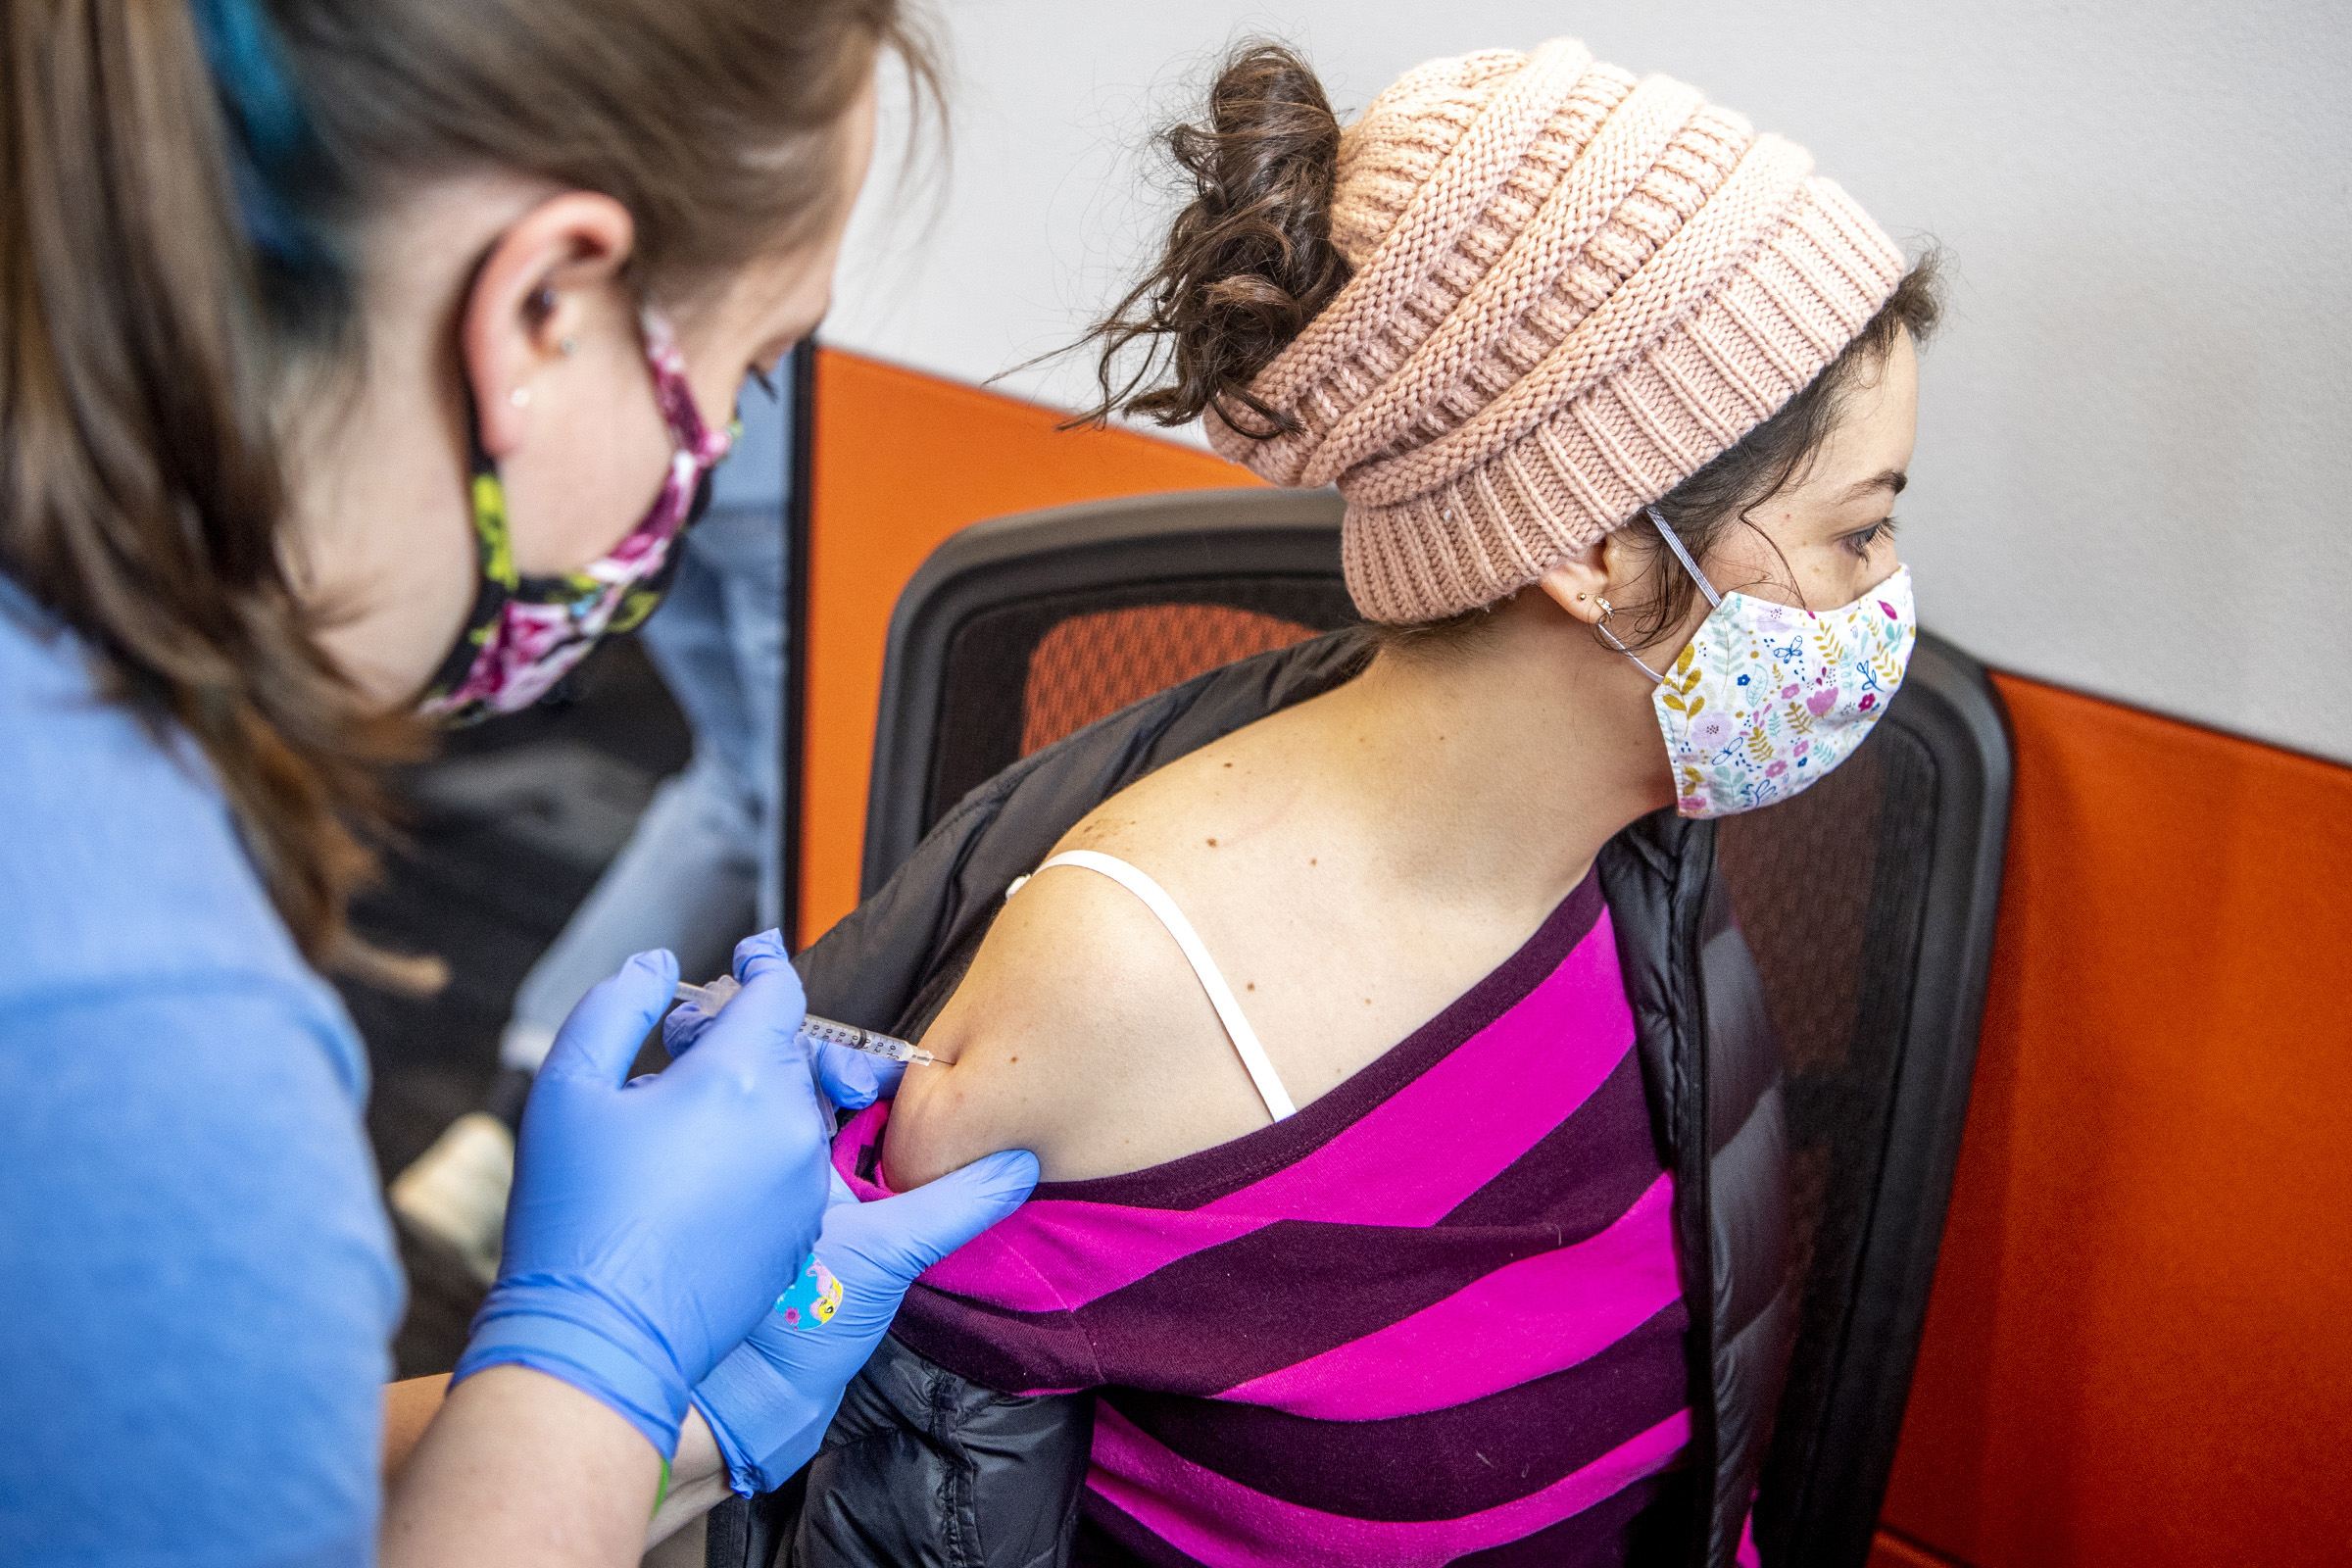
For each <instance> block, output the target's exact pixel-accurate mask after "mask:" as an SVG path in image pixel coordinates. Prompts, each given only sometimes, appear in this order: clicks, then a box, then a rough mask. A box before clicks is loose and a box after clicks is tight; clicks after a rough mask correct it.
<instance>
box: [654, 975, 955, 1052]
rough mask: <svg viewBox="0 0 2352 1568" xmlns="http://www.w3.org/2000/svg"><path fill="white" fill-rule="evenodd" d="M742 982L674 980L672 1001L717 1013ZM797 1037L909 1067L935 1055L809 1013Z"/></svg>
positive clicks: (727, 979) (725, 978)
mask: <svg viewBox="0 0 2352 1568" xmlns="http://www.w3.org/2000/svg"><path fill="white" fill-rule="evenodd" d="M742 989H743V986H742V984H741V983H740V982H739V981H737V980H736V978H735V977H734V976H733V975H731V974H722V975H720V976H719V977H718V978H717V979H715V980H713V981H711V983H710V984H709V985H707V986H697V985H688V984H687V983H686V982H685V981H683V980H681V981H679V982H678V989H677V993H676V1000H677V1001H679V1002H691V1003H693V1004H694V1005H696V1006H698V1007H700V1008H702V1009H703V1011H705V1012H707V1013H709V1014H710V1015H711V1017H713V1018H715V1017H717V1016H718V1012H719V1009H720V1008H721V1007H724V1006H725V1005H727V1004H728V1003H729V1002H731V1001H733V1000H734V997H735V993H736V992H738V991H741V990H742ZM801 1038H802V1039H803V1040H806V1041H807V1042H809V1045H810V1046H819V1045H827V1046H840V1047H842V1048H844V1049H845V1050H849V1051H862V1052H864V1053H865V1054H867V1055H869V1056H882V1057H885V1058H887V1059H888V1060H891V1061H903V1062H907V1063H908V1064H910V1065H912V1066H918V1067H930V1066H936V1065H937V1064H938V1062H939V1058H938V1057H937V1056H934V1055H932V1054H931V1053H929V1052H928V1051H925V1050H924V1049H923V1048H922V1047H920V1046H918V1045H914V1044H912V1043H911V1042H908V1041H905V1040H900V1039H898V1038H896V1037H895V1036H892V1035H886V1034H881V1033H878V1032H877V1031H875V1030H872V1029H860V1028H858V1026H857V1025H856V1024H853V1023H835V1022H834V1021H833V1020H832V1019H830V1018H819V1017H818V1016H817V1015H816V1014H815V1013H813V1012H812V1013H809V1015H808V1016H807V1017H805V1018H803V1019H802V1020H801Z"/></svg>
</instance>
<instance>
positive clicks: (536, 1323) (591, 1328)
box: [458, 945, 830, 1454]
mask: <svg viewBox="0 0 2352 1568" xmlns="http://www.w3.org/2000/svg"><path fill="white" fill-rule="evenodd" d="M765 959H766V956H765V955H754V956H752V961H750V962H748V963H745V962H742V961H741V960H740V959H739V967H741V968H743V969H744V970H746V971H747V972H746V974H745V977H744V986H743V990H742V991H741V993H739V994H738V996H737V997H736V999H735V1001H734V1002H733V1003H731V1004H730V1005H728V1006H727V1008H726V1009H725V1011H724V1013H723V1015H722V1016H721V1017H719V1018H717V1019H714V1020H711V1023H710V1026H709V1027H708V1028H707V1029H706V1030H705V1031H704V1033H703V1036H702V1038H701V1040H700V1043H699V1044H698V1046H697V1048H696V1049H695V1050H694V1051H693V1053H692V1054H689V1055H688V1056H686V1057H685V1058H683V1059H682V1060H679V1061H676V1062H673V1063H672V1064H671V1065H670V1066H669V1067H668V1068H667V1069H665V1070H664V1071H662V1072H661V1073H657V1074H653V1075H650V1076H647V1077H644V1078H640V1079H637V1080H635V1081H634V1082H630V1083H626V1084H624V1083H623V1082H622V1081H621V1079H622V1076H623V1075H624V1074H625V1073H626V1072H627V1071H628V1066H629V1062H630V1060H631V1059H632V1058H633V1057H634V1056H635V1054H636V1051H637V1046H638V1044H639V1042H640V1041H642V1039H643V1038H644V1034H645V1031H646V1030H647V1029H648V1028H650V1027H651V1026H652V1025H653V1023H654V1021H655V1020H656V1019H657V1018H659V1017H661V1016H662V1012H663V1011H664V1009H665V1008H666V1007H667V1005H668V1001H669V997H670V994H671V992H672V991H673V990H674V988H675V985H676V981H677V965H676V962H675V960H674V959H672V958H671V957H670V956H669V955H668V954H666V953H645V954H639V955H638V956H636V957H634V958H632V959H630V960H629V962H628V963H627V964H625V965H623V966H622V968H621V971H620V972H619V973H618V974H616V975H614V976H613V978H611V979H609V980H606V981H604V982H602V983H601V984H599V985H598V986H597V987H596V988H595V989H593V990H591V991H590V992H589V994H588V995H587V996H586V997H585V998H583V999H582V1000H581V1002H580V1005H579V1006H578V1007H576V1008H574V1009H573V1011H572V1015H571V1017H570V1018H569V1019H567V1020H566V1021H565V1023H564V1028H563V1030H562V1031H561V1032H560V1033H559V1035H558V1036H557V1041H556V1045H555V1048H554V1050H553V1051H551V1052H550V1053H549V1055H548V1059H547V1063H546V1065H545V1066H543V1067H542V1068H541V1069H540V1072H539V1076H538V1079H537V1081H536V1083H535V1084H534V1085H533V1088H532V1092H531V1098H530V1100H529V1102H528V1103H526V1105H525V1106H524V1110H523V1123H522V1134H521V1138H520V1141H519V1144H518V1147H517V1151H516V1156H515V1188H514V1195H513V1198H512V1199H511V1201H510V1202H509V1204H508V1211H507V1234H506V1248H505V1252H504V1255H503V1256H502V1258H501V1260H500V1271H499V1280H498V1283H497V1284H496V1285H495V1286H494V1287H493V1288H492V1290H491V1292H490V1295H489V1298H488V1299H486V1300H485V1301H484V1302H483V1305H482V1308H481V1311H480V1312H479V1313H478V1314H477V1315H476V1316H475V1319H474V1327H473V1335H472V1339H471V1340H470V1342H469V1343H468V1345H467V1347H466V1354H465V1356H464V1357H463V1358H462V1359H461V1360H460V1361H459V1364H458V1376H459V1377H461V1378H464V1377H466V1376H469V1375H471V1374H472V1373H473V1372H476V1371H480V1370H481V1369H483V1368H484V1367H489V1366H497V1365H502V1364H508V1363H515V1364H521V1365H526V1366H532V1367H535V1368H537V1369H538V1370H541V1371H544V1372H548V1373H550V1374H552V1375H554V1376H556V1377H559V1378H562V1379H563V1380H564V1381H565V1382H567V1383H570V1384H572V1385H573V1386H575V1387H577V1388H579V1389H581V1390H582V1391H583V1392H585V1393H588V1394H590V1395H592V1396H594V1397H597V1398H599V1399H602V1400H603V1401H604V1402H605V1403H607V1404H609V1405H611V1406H612V1407H613V1409H615V1410H617V1411H618V1412H619V1413H620V1414H621V1415H623V1416H625V1417H626V1418H628V1419H629V1420H630V1421H631V1422H632V1423H634V1424H635V1425H636V1426H637V1428H638V1429H639V1430H640V1431H641V1432H643V1433H644V1434H645V1435H646V1438H647V1440H648V1441H649V1442H651V1443H652V1444H653V1445H654V1446H656V1447H657V1448H658V1449H660V1450H661V1451H662V1453H664V1454H668V1453H670V1452H673V1451H674V1450H675V1447H676V1444H677V1429H678V1423H679V1421H680V1420H681V1419H683V1417H684V1415H685V1411H686V1403H687V1397H688V1394H689V1392H690V1391H691V1389H692V1388H693V1386H694V1385H695V1384H696V1383H698V1382H700V1381H701V1380H702V1379H703V1378H704V1377H705V1376H706V1375H707V1374H708V1373H709V1371H710V1370H711V1367H712V1366H714V1365H716V1364H717V1362H718V1360H719V1359H720V1357H722V1356H724V1355H725V1354H727V1353H728V1352H729V1351H730V1350H732V1349H734V1348H735V1347H736V1346H737V1344H738V1343H739V1342H740V1341H741V1340H742V1338H743V1336H744V1335H745V1334H747V1333H748V1332H750V1330H751V1329H752V1327H753V1326H754V1325H755V1324H757V1323H758V1322H759V1321H760V1318H761V1316H762V1315H763V1314H764V1313H766V1312H767V1310H768V1308H769V1306H770V1304H771V1303H772V1302H773V1301H774V1300H775V1299H776V1297H777V1295H778V1294H779V1293H780V1292H782V1291H783V1290H784V1289H785V1288H786V1286H788V1285H789V1284H790V1283H791V1281H792V1279H793V1277H794V1275H795V1274H796V1273H797V1272H798V1270H799V1266H800V1263H801V1260H802V1259H803V1258H804V1257H805V1256H806V1255H807V1253H808V1250H809V1246H810V1245H811V1244H812V1243H813V1241H814V1239H815V1236H816V1233H817V1230H818V1227H819V1226H820V1224H821V1223H822V1215H823V1211H824V1207H825V1203H826V1201H827V1198H828V1191H829V1174H828V1173H829V1171H830V1164H829V1162H828V1160H827V1158H826V1152H827V1142H828V1138H827V1135H828V1133H829V1131H830V1124H829V1120H828V1119H826V1118H824V1117H823V1115H822V1111H821V1107H820V1106H819V1104H818V1102H817V1097H816V1090H815V1087H814V1084H813V1081H812V1079H813V1074H812V1068H811V1064H810V1062H809V1057H808V1054H807V1052H806V1050H805V1049H804V1048H803V1047H802V1046H801V1044H800V1041H799V1030H800V1022H801V1018H802V1015H803V1005H802V1000H801V986H800V978H799V976H798V975H796V974H795V973H794V972H793V970H792V966H791V965H790V964H789V963H787V962H784V961H783V960H782V957H781V947H780V945H778V947H777V949H776V953H775V956H774V958H773V961H765Z"/></svg>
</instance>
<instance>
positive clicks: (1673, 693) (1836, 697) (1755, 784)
mask: <svg viewBox="0 0 2352 1568" xmlns="http://www.w3.org/2000/svg"><path fill="white" fill-rule="evenodd" d="M1918 634H1919V623H1918V620H1917V619H1916V617H1915V615H1914V613H1913V608H1912V603H1911V573H1910V570H1909V568H1907V567H1906V568H1901V569H1898V570H1897V571H1896V572H1895V574H1894V575H1893V576H1891V577H1889V578H1887V580H1886V581H1885V582H1883V583H1881V584H1879V586H1878V587H1876V588H1874V589H1872V590H1870V592H1868V593H1866V594H1864V595H1863V596H1862V597H1861V598H1860V599H1858V600H1856V601H1855V602H1854V603H1852V604H1850V605H1847V606H1846V607H1844V608H1843V609H1841V610H1832V611H1826V612H1823V613H1814V612H1812V611H1806V610H1792V609H1790V608H1789V606H1787V605H1778V604H1774V603H1772V602H1771V601H1770V600H1764V599H1757V598H1754V597H1753V596H1751V595H1748V594H1738V593H1735V594H1726V595H1724V596H1723V600H1722V602H1721V603H1720V604H1719V605H1717V606H1716V608H1715V611H1714V613H1712V614H1710V615H1708V616H1707V618H1706V620H1705V621H1704V622H1703V623H1702V624H1701V625H1700V626H1699V628H1698V633H1697V635H1695V636H1694V637H1692V638H1691V643H1690V646H1689V647H1687V648H1685V649H1684V650H1683V651H1682V654H1681V656H1680V657H1678V658H1677V659H1676V660H1675V662H1674V663H1673V665H1672V667H1670V668H1669V669H1668V670H1667V671H1666V673H1665V676H1664V678H1663V679H1662V680H1661V681H1660V683H1659V686H1658V689H1657V692H1656V693H1655V695H1654V699H1653V706H1654V707H1655V709H1656V711H1657V715H1658V727H1659V729H1660V730H1661V731H1662V732H1663V733H1664V734H1665V737H1666V756H1667V759H1668V760H1669V761H1670V762H1671V764H1672V765H1673V768H1674V782H1675V796H1676V801H1675V809H1677V810H1679V811H1680V812H1681V813H1682V814H1683V815H1685V816H1694V817H1710V816H1728V815H1730V814H1732V813H1733V812H1735V811H1748V810H1753V809H1756V808H1757V807H1760V806H1770V805H1772V804H1773V803H1774V802H1775V801H1783V800H1787V799H1788V798H1789V796H1791V795H1794V794H1795V793H1796V792H1797V791H1799V790H1801V789H1803V788H1805V787H1806V786H1807V785H1809V784H1811V783H1812V782H1813V781H1814V780H1815V779H1818V778H1820V777H1821V776H1822V775H1823V774H1824V773H1827V772H1828V771H1829V770H1830V769H1831V768H1833V767H1836V766H1837V765H1838V763H1839V762H1841V761H1843V760H1845V759H1846V758H1847V757H1848V756H1850V755H1852V753H1853V750H1854V748H1855V747H1857V746H1859V745H1861V744H1862V740H1863V737H1864V736H1866V735H1868V734H1869V733H1870V730H1871V727H1872V726H1873V725H1874V724H1876V723H1877V722H1878V721H1879V715H1880V714H1882V713H1884V712H1886V711H1887V701H1888V700H1889V699H1890V698H1892V697H1893V696H1894V693H1895V689H1896V688H1897V687H1899V686H1901V685H1902V682H1903V671H1904V669H1905V668H1906V666H1907V665H1908V664H1909V662H1910V659H1911V648H1912V645H1913V643H1914V642H1915V641H1916V640H1917V638H1918Z"/></svg>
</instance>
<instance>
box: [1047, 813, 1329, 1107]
mask: <svg viewBox="0 0 2352 1568" xmlns="http://www.w3.org/2000/svg"><path fill="white" fill-rule="evenodd" d="M1057 865H1076V866H1083V867H1084V868H1086V869H1087V870H1089V871H1099V872H1101V873H1102V874H1103V875H1104V876H1106V877H1108V878H1110V879H1111V880H1112V881H1113V882H1116V883H1117V884H1118V885H1119V886H1121V887H1123V888H1125V889H1126V890H1127V891H1128V892H1130V893H1132V894H1134V895H1135V896H1136V897H1137V898H1139V899H1141V900H1143V901H1144V907H1146V908H1148V909H1150V910H1151V911H1152V913H1153V914H1155V915H1157V916H1159V923H1160V924H1161V925H1164V926H1166V927H1167V928H1168V935H1170V936H1172V937H1174V938H1175V939H1176V946H1178V947H1179V948H1182V949H1183V950H1184V957H1185V961H1186V962H1187V963H1190V964H1191V965H1192V966H1193V973H1194V974H1196V975H1198V976H1199V977H1200V979H1201V990H1203V991H1205V992H1207V993H1208V1005H1210V1006H1212V1007H1214V1008H1216V1009H1217V1021H1218V1022H1220V1023H1222V1024H1223V1025H1224V1026H1225V1033H1226V1034H1227V1036H1229V1037H1230V1038H1231V1039H1232V1041H1233V1049H1234V1054H1236V1055H1238V1056H1240V1057H1241V1058H1242V1065H1243V1066H1244V1067H1247V1068H1249V1069H1250V1082H1251V1083H1253V1084H1255V1085H1256V1086H1257V1095H1258V1098H1259V1099H1260V1100H1263V1101H1264V1102H1265V1103H1266V1111H1267V1113H1268V1114H1269V1115H1271V1116H1272V1117H1273V1118H1274V1119H1275V1120H1276V1121H1281V1120H1283V1119H1284V1118H1285V1117H1287V1116H1290V1115H1292V1114H1293V1113H1295V1112H1296V1111H1297V1110H1298V1108H1299V1107H1298V1106H1296V1105H1294V1104H1292V1103H1291V1097H1290V1093H1289V1092H1288V1091H1287V1090H1285V1089H1284V1088H1283V1087H1282V1080H1281V1078H1279V1077H1277V1076H1276V1075H1275V1072H1274V1064H1273V1063H1272V1062H1270V1061H1268V1060H1267V1059H1266V1052H1265V1048H1264V1047H1263V1046H1260V1045H1259V1044H1258V1043H1257V1031H1256V1030H1254V1029H1252V1028H1250V1020H1249V1019H1247V1018H1245V1017H1243V1016H1242V1005H1241V1003H1240V1002H1239V1001H1238V1000H1237V999H1236V998H1235V997H1234V994H1233V988H1232V987H1231V986H1229V985H1227V984H1226V983H1225V977H1224V976H1223V975H1222V974H1220V973H1218V972H1217V965H1216V962H1215V960H1213V959H1211V958H1210V957H1209V956H1208V949H1206V948H1205V947H1202V946H1201V934H1200V933H1199V932H1198V931H1195V930H1194V929H1193V922H1192V921H1190V920H1187V919H1186V918H1185V917H1184V911H1183V910H1182V909H1179V908H1178V907H1176V901H1175V900H1174V899H1171V898H1169V897H1168V893H1167V889H1165V888H1163V887H1161V886H1160V885H1159V884H1158V883H1156V882H1154V881H1152V879H1151V878H1150V877H1148V876H1146V875H1144V873H1143V872H1141V871H1139V870H1137V869H1136V868H1135V867H1134V866H1132V865H1129V864H1128V863H1127V862H1126V861H1125V860H1122V859H1119V858H1116V857H1114V856H1108V855H1103V854H1100V853H1098V852H1097V851H1094V850H1070V851H1067V852H1065V853H1063V854H1061V855H1056V856H1054V858H1052V859H1050V860H1048V861H1047V862H1046V863H1045V864H1044V865H1041V866H1039V867H1038V868H1037V869H1038V870H1040V871H1050V870H1052V869H1053V868H1054V866H1057ZM1028 880H1029V878H1028V877H1023V878H1021V880H1020V881H1019V882H1015V883H1014V884H1013V885H1012V887H1011V888H1010V889H1008V890H1007V891H1006V892H1005V897H1006V898H1011V897H1012V895H1013V894H1014V893H1017V892H1018V891H1020V888H1021V886H1022V884H1023V883H1026V882H1027V881H1028Z"/></svg>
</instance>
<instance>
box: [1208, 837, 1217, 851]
mask: <svg viewBox="0 0 2352 1568" xmlns="http://www.w3.org/2000/svg"><path fill="white" fill-rule="evenodd" d="M1208 847H1209V848H1210V849H1212V850H1213V849H1215V848H1216V847H1217V841H1216V840H1215V839H1210V840H1209V841H1208Z"/></svg>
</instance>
